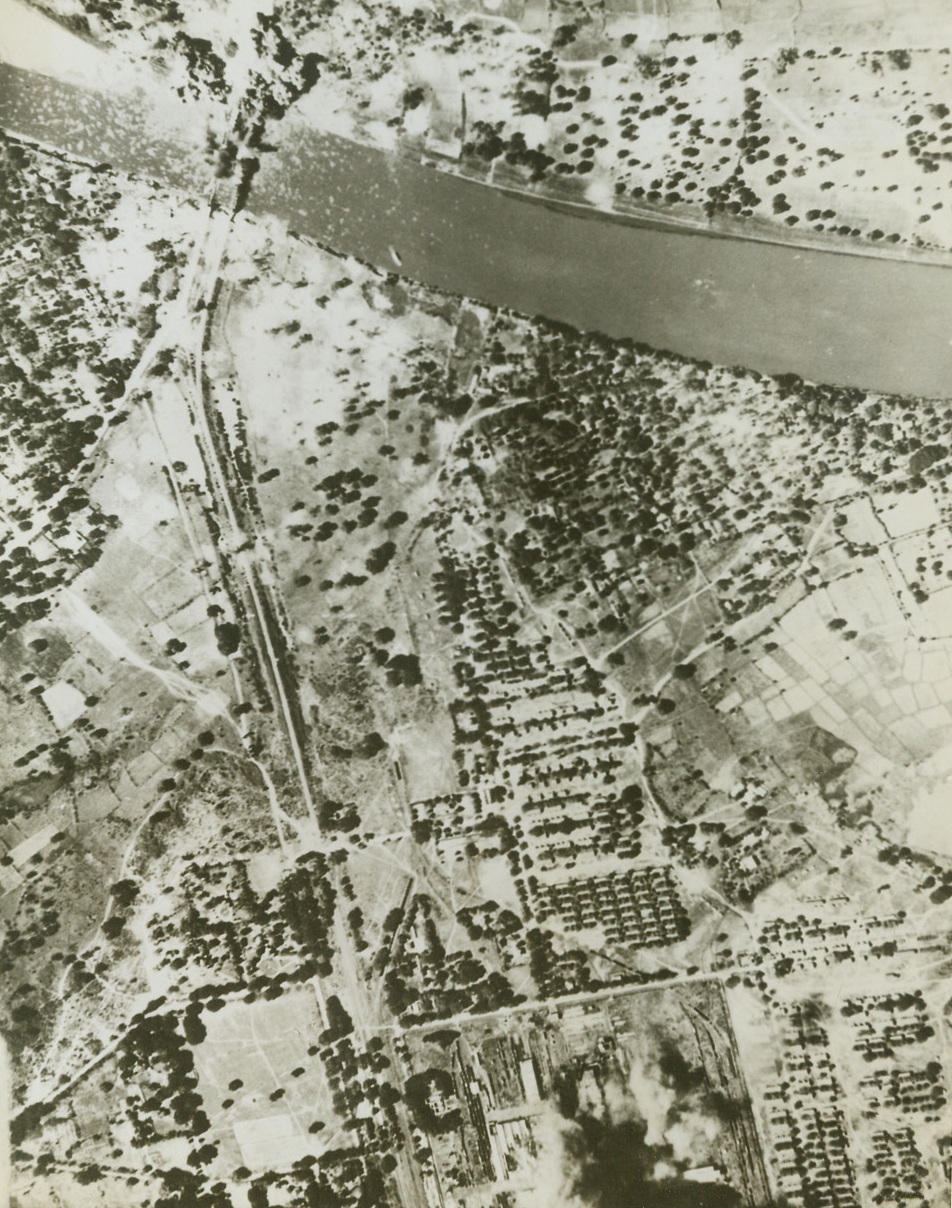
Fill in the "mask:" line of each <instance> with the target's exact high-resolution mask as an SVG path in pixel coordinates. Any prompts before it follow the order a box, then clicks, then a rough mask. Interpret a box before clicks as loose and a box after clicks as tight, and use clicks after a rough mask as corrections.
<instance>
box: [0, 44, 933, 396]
mask: <svg viewBox="0 0 952 1208" xmlns="http://www.w3.org/2000/svg"><path fill="white" fill-rule="evenodd" d="M0 125H3V126H4V127H6V128H7V129H10V130H13V131H17V132H19V133H22V134H24V135H26V136H29V137H33V138H36V139H38V140H41V141H43V142H46V143H49V144H51V145H53V146H57V147H60V148H62V149H63V150H66V151H70V152H72V153H75V154H78V155H82V156H85V157H87V158H93V159H97V160H102V161H106V162H110V163H113V164H114V165H115V166H117V167H119V168H122V169H124V170H127V171H138V172H139V173H141V174H143V175H145V176H147V177H149V178H151V179H156V180H159V181H163V182H168V183H170V184H173V185H175V186H177V187H180V188H191V189H194V188H195V186H196V182H201V180H202V177H203V171H202V168H201V166H200V156H199V151H198V148H199V146H200V143H201V135H202V131H201V123H200V122H199V123H192V124H191V126H190V127H186V126H184V125H183V126H182V127H180V128H179V129H178V130H173V129H170V128H169V127H167V126H163V125H162V124H161V122H160V121H159V120H158V119H157V118H155V117H154V115H153V114H151V113H150V112H148V106H147V105H145V104H143V103H142V102H141V101H140V103H139V104H138V105H136V104H133V103H129V102H124V103H123V102H119V101H117V100H116V99H114V98H111V97H109V98H107V97H105V96H100V95H97V94H94V93H92V92H91V91H89V90H85V89H81V88H77V87H75V86H72V85H64V84H62V83H60V82H54V81H52V80H50V79H47V78H46V77H42V76H38V75H36V74H33V73H28V72H23V71H19V70H18V69H16V68H12V67H9V66H2V65H0ZM183 142H184V143H188V146H187V147H185V148H184V149H183V145H182V144H183ZM204 178H205V179H206V180H207V169H205V170H204ZM250 208H251V209H252V210H255V211H258V212H267V213H273V214H276V215H278V216H279V217H281V218H283V219H285V220H286V221H287V222H288V224H289V225H290V226H291V227H292V228H294V229H295V230H297V231H299V232H301V233H302V234H305V235H308V236H311V237H313V238H314V239H317V240H319V241H320V242H321V243H323V244H325V245H326V246H328V247H331V248H333V249H334V250H335V251H338V252H341V253H345V254H348V253H349V254H353V255H357V256H359V257H361V258H362V259H364V260H367V261H369V262H371V263H373V264H375V265H377V266H378V267H380V268H383V269H387V270H389V271H397V264H396V262H395V260H394V258H393V256H392V254H391V249H395V250H396V252H397V254H398V256H399V259H400V266H399V272H400V273H401V274H402V275H403V276H407V277H411V278H413V279H415V280H418V281H422V282H424V283H426V284H428V285H432V286H435V287H437V288H439V289H442V290H447V291H450V292H452V293H457V294H463V295H466V296H467V297H471V298H475V299H478V300H480V301H483V302H487V303H490V304H493V305H496V306H502V307H507V308H510V309H513V310H517V311H520V312H522V313H524V314H529V315H543V316H546V317H548V318H551V319H557V320H560V321H562V322H565V323H569V324H571V325H573V326H575V327H578V328H580V329H583V330H596V331H601V332H604V333H606V334H608V335H612V336H629V337H632V338H634V339H636V340H640V341H643V342H644V343H647V344H651V345H653V346H654V347H657V348H664V349H670V350H673V351H675V352H678V353H682V354H684V355H687V356H693V357H700V358H704V359H707V360H710V361H713V362H716V363H720V364H727V365H743V366H747V367H749V368H752V369H758V370H760V371H762V372H767V373H798V374H800V375H801V376H802V377H804V378H808V379H811V380H816V381H826V382H833V383H837V384H842V385H853V386H860V387H863V388H866V389H874V390H883V391H895V392H899V393H903V394H918V395H926V396H939V397H945V396H949V395H952V269H949V268H945V267H942V266H940V265H934V264H927V263H923V262H921V261H913V260H909V261H904V260H902V259H899V258H896V259H886V258H877V257H873V256H862V255H854V254H845V253H836V252H826V251H816V250H807V249H801V248H797V247H796V246H792V245H784V244H771V243H764V242H755V241H751V240H745V239H739V238H729V237H723V236H712V235H708V234H704V233H694V232H686V231H683V230H680V231H679V230H663V229H658V227H657V226H644V227H639V226H637V225H631V224H630V223H622V222H615V221H612V220H610V219H606V218H603V217H600V216H597V215H591V216H590V215H587V214H580V213H577V212H571V211H568V210H566V209H564V208H557V207H550V206H547V205H545V204H543V203H541V202H539V201H536V200H534V199H525V198H521V197H518V196H515V195H512V194H508V193H503V192H500V191H499V190H496V189H493V188H490V187H487V186H485V185H483V184H480V183H477V182H474V181H469V180H465V179H461V178H459V177H454V176H451V175H449V174H447V173H443V172H439V171H436V170H435V169H433V168H430V167H427V166H426V165H423V164H420V163H417V162H415V161H413V160H411V159H408V158H406V157H400V156H396V155H393V154H390V153H388V152H385V151H382V150H378V149H375V148H371V147H364V146H360V145H357V144H355V143H352V142H349V141H346V140H344V139H341V138H337V137H335V136H331V135H328V134H324V133H319V132H316V131H306V130H297V131H294V130H292V131H288V132H287V134H286V136H285V137H284V141H283V144H282V147H281V149H280V150H279V151H277V152H275V153H273V154H269V155H265V156H264V157H263V162H262V168H261V171H260V172H259V175H258V178H257V179H256V181H255V185H254V188H253V190H252V194H251V199H250Z"/></svg>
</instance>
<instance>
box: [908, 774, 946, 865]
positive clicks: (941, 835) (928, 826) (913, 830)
mask: <svg viewBox="0 0 952 1208" xmlns="http://www.w3.org/2000/svg"><path fill="white" fill-rule="evenodd" d="M906 842H907V843H908V844H909V846H910V847H919V848H924V849H925V850H926V851H932V852H935V853H936V854H937V855H940V856H952V782H950V781H948V780H947V781H945V782H944V783H941V784H935V785H927V786H925V787H923V789H922V790H921V791H920V793H919V795H918V797H917V798H916V803H915V805H914V806H913V808H912V813H911V814H910V815H909V829H908V832H907V834H906Z"/></svg>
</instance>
